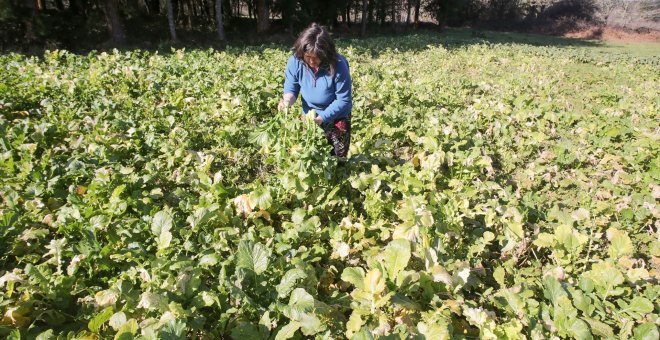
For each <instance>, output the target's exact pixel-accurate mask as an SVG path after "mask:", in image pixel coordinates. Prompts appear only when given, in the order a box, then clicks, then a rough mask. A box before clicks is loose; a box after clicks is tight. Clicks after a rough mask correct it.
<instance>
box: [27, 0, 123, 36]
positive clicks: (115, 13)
mask: <svg viewBox="0 0 660 340" xmlns="http://www.w3.org/2000/svg"><path fill="white" fill-rule="evenodd" d="M37 1H39V0H37ZM105 16H106V21H107V23H108V29H109V31H110V37H111V38H112V40H113V41H114V42H116V43H124V42H126V34H124V28H123V27H122V22H121V19H120V16H119V9H118V8H117V0H105Z"/></svg>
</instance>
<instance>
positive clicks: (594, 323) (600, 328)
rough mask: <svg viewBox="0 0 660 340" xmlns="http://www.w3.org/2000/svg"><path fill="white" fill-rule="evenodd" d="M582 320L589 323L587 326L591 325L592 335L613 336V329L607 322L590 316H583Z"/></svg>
mask: <svg viewBox="0 0 660 340" xmlns="http://www.w3.org/2000/svg"><path fill="white" fill-rule="evenodd" d="M584 321H586V322H587V323H588V324H589V327H591V331H592V332H593V333H594V335H596V336H599V337H603V338H612V337H614V330H612V327H610V326H609V325H608V324H606V323H603V322H600V321H598V320H595V319H591V318H584Z"/></svg>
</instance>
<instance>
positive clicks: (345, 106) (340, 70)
mask: <svg viewBox="0 0 660 340" xmlns="http://www.w3.org/2000/svg"><path fill="white" fill-rule="evenodd" d="M352 87H353V84H352V80H351V74H350V72H349V68H348V62H347V61H346V59H345V58H343V57H340V59H339V62H338V63H337V67H336V69H335V95H336V98H335V100H334V101H333V102H332V103H330V105H328V107H326V108H325V110H317V111H316V112H317V113H318V114H319V117H321V119H323V121H324V122H328V121H330V122H331V121H333V120H335V119H337V118H339V117H341V116H343V115H346V114H348V113H349V112H351V109H352V108H353V93H352Z"/></svg>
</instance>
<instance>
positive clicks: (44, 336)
mask: <svg viewBox="0 0 660 340" xmlns="http://www.w3.org/2000/svg"><path fill="white" fill-rule="evenodd" d="M54 337H55V334H54V333H53V330H52V329H49V330H47V331H45V332H41V333H39V335H37V337H36V339H35V340H49V339H52V338H54Z"/></svg>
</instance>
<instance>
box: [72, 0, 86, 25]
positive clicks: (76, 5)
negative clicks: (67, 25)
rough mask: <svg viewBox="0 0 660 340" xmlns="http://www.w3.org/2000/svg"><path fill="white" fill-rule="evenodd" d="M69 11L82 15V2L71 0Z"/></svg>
mask: <svg viewBox="0 0 660 340" xmlns="http://www.w3.org/2000/svg"><path fill="white" fill-rule="evenodd" d="M69 11H71V13H73V14H75V15H76V16H81V15H82V14H83V6H82V4H81V3H80V0H69ZM81 21H84V20H81Z"/></svg>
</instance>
